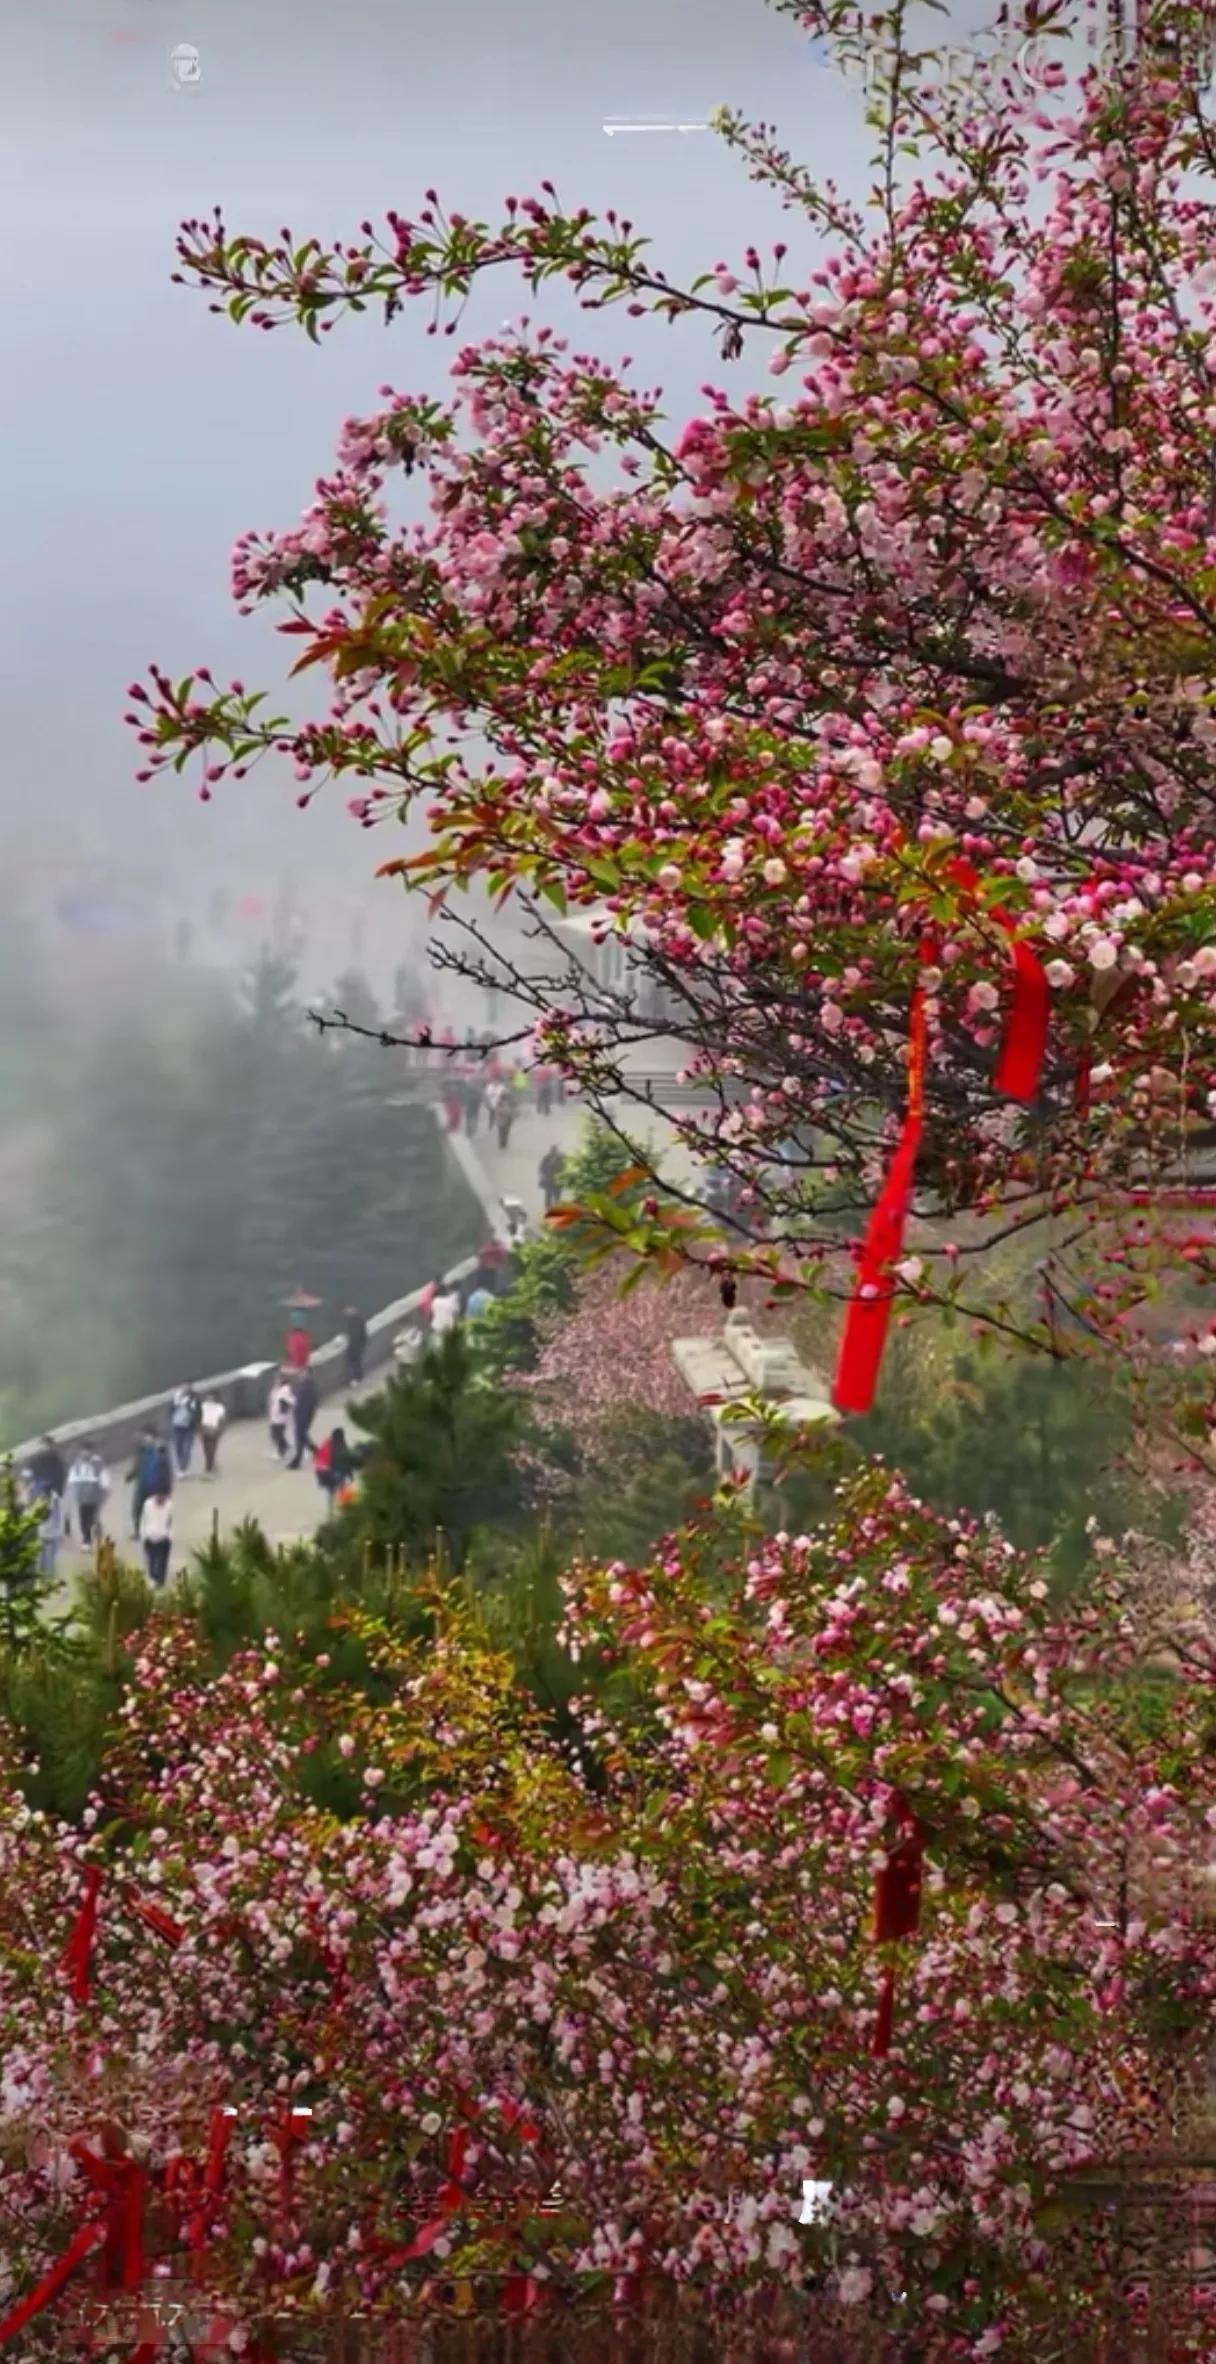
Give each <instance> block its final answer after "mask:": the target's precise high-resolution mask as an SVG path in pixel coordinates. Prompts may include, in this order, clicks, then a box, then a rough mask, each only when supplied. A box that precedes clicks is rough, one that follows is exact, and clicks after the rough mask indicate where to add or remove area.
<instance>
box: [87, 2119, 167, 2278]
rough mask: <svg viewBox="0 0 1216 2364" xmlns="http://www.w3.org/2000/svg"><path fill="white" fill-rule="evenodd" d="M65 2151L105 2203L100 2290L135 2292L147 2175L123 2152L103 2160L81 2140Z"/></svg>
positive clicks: (139, 2275) (140, 2262)
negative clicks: (68, 2151)
mask: <svg viewBox="0 0 1216 2364" xmlns="http://www.w3.org/2000/svg"><path fill="white" fill-rule="evenodd" d="M68 2149H69V2150H70V2151H71V2154H72V2157H73V2158H74V2159H75V2161H76V2164H77V2166H78V2167H79V2168H80V2170H81V2172H82V2174H83V2175H84V2176H85V2178H86V2180H87V2181H88V2182H89V2183H91V2184H92V2186H93V2188H94V2190H95V2191H96V2192H98V2193H99V2194H100V2195H101V2197H102V2198H103V2199H104V2200H105V2202H106V2212H105V2216H104V2218H103V2220H102V2225H103V2239H102V2253H101V2285H102V2288H103V2289H104V2290H138V2289H139V2287H140V2284H141V2283H142V2281H143V2278H144V2240H143V2233H144V2210H145V2208H146V2206H147V2198H148V2177H147V2174H146V2173H145V2171H144V2169H143V2168H142V2167H141V2166H140V2165H139V2163H138V2161H137V2160H135V2159H132V2158H129V2157H127V2156H126V2155H125V2154H122V2153H119V2154H118V2155H117V2156H115V2157H103V2156H101V2155H99V2153H98V2152H96V2151H94V2150H91V2149H90V2147H89V2145H88V2143H87V2142H82V2141H80V2140H77V2141H75V2142H71V2143H69V2144H68Z"/></svg>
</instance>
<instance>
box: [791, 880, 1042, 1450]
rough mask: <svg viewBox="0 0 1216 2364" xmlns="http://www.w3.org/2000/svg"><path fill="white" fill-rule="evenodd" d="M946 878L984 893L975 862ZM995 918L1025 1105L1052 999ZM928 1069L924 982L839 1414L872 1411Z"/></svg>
mask: <svg viewBox="0 0 1216 2364" xmlns="http://www.w3.org/2000/svg"><path fill="white" fill-rule="evenodd" d="M946 876H947V877H948V878H949V879H951V880H952V881H953V883H954V884H955V886H957V887H960V888H961V889H962V891H963V893H964V895H965V896H966V897H967V899H968V900H969V901H972V900H973V899H974V898H975V896H976V895H977V894H978V891H979V885H980V881H979V877H978V875H977V873H976V872H975V871H974V870H973V869H972V867H971V864H970V863H969V862H964V861H962V860H956V861H952V862H950V863H948V864H947V866H946ZM990 916H991V918H992V919H993V921H994V922H995V924H996V926H997V927H999V928H1000V929H1001V930H1002V932H1003V934H1004V935H1005V936H1006V938H1007V939H1008V943H1009V957H1010V960H1011V963H1012V966H1013V1000H1012V1002H1011V1004H1010V1008H1009V1014H1008V1017H1007V1019H1006V1021H1005V1032H1004V1035H1003V1038H1002V1041H1001V1048H1000V1052H999V1055H998V1057H997V1063H996V1069H995V1073H994V1076H993V1083H994V1085H995V1088H996V1090H997V1091H998V1092H1000V1093H1001V1094H1002V1095H1003V1096H1004V1097H1005V1098H1006V1099H1009V1100H1018V1101H1022V1102H1024V1103H1026V1102H1030V1101H1032V1100H1033V1099H1034V1097H1035V1094H1036V1093H1037V1091H1038V1088H1039V1077H1040V1074H1041V1072H1042V1067H1043V1057H1044V1053H1045V1051H1046V1048H1047V1021H1048V1015H1049V1011H1050V1006H1051V994H1050V990H1049V988H1048V984H1047V979H1046V976H1045V975H1044V973H1043V969H1042V967H1041V965H1040V963H1039V961H1038V960H1037V959H1036V958H1035V955H1034V953H1033V952H1032V951H1031V949H1030V946H1029V945H1028V944H1026V943H1024V942H1023V941H1022V939H1021V937H1020V936H1019V935H1018V934H1017V923H1016V921H1015V920H1013V919H1011V918H1010V917H1009V915H1008V913H1007V912H1003V911H993V912H991V914H990ZM935 952H936V945H935V943H934V941H933V939H932V938H931V937H924V938H922V940H921V947H920V958H921V964H922V966H926V965H928V964H929V963H931V962H932V960H933V958H934V956H935ZM925 1064H926V1027H925V992H924V987H923V985H919V984H918V985H917V987H916V990H915V992H914V993H913V996H912V1009H911V1014H910V1018H909V1025H908V1098H907V1105H906V1108H905V1111H904V1121H903V1125H902V1128H901V1131H900V1136H899V1140H898V1142H897V1144H896V1147H895V1153H894V1155H893V1157H892V1159H891V1163H890V1165H889V1167H888V1168H887V1175H886V1179H885V1181H884V1183H883V1186H882V1191H881V1194H880V1196H879V1199H878V1203H877V1205H876V1206H875V1208H874V1211H873V1214H872V1215H871V1217H870V1220H869V1223H868V1225H867V1227H866V1235H865V1238H864V1240H863V1242H862V1247H861V1254H860V1256H859V1258H858V1264H857V1280H856V1284H855V1287H854V1291H853V1296H852V1300H851V1302H850V1305H849V1310H848V1313H847V1314H846V1316H845V1325H844V1332H843V1335H842V1337H841V1341H840V1353H839V1356H838V1359H837V1364H836V1378H835V1383H834V1385H833V1388H832V1402H833V1405H834V1406H835V1408H836V1410H837V1411H838V1412H852V1413H858V1414H860V1413H865V1412H868V1411H870V1410H871V1409H872V1407H873V1403H874V1396H875V1392H876V1390H877V1387H878V1374H879V1371H880V1370H881V1368H882V1358H883V1352H884V1349H885V1347H886V1343H887V1332H888V1330H889V1328H890V1325H891V1306H892V1303H893V1300H894V1296H895V1283H894V1279H893V1277H892V1273H891V1267H892V1265H893V1264H894V1263H895V1262H896V1260H897V1258H898V1256H899V1254H900V1251H901V1249H902V1247H903V1241H904V1230H905V1227H906V1225H907V1220H908V1209H909V1207H910V1205H911V1203H912V1183H913V1180H914V1177H915V1173H916V1159H917V1154H918V1151H919V1149H920V1143H921V1135H922V1132H923V1130H924V1088H925Z"/></svg>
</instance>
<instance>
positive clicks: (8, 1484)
mask: <svg viewBox="0 0 1216 2364" xmlns="http://www.w3.org/2000/svg"><path fill="white" fill-rule="evenodd" d="M41 1525H42V1511H41V1508H40V1507H39V1505H38V1504H37V1503H36V1502H35V1503H31V1504H29V1505H28V1507H27V1505H26V1504H25V1503H23V1502H22V1500H21V1495H20V1492H19V1490H18V1486H17V1480H16V1477H15V1476H14V1474H13V1469H12V1466H11V1464H9V1465H7V1466H6V1467H5V1468H4V1469H3V1470H2V1471H0V1646H2V1647H3V1648H4V1650H5V1651H6V1652H7V1653H8V1656H9V1657H10V1658H17V1657H20V1656H22V1655H23V1654H24V1653H25V1652H27V1651H29V1650H32V1649H34V1648H40V1647H41V1646H42V1644H43V1643H44V1641H45V1639H46V1635H47V1630H48V1627H47V1615H46V1612H47V1608H48V1605H49V1603H50V1600H51V1598H52V1595H53V1594H54V1593H55V1592H56V1590H57V1589H58V1586H57V1580H56V1578H55V1577H53V1576H43V1575H42V1574H41V1573H40V1570H39V1564H38V1563H39V1556H40V1547H39V1540H38V1530H39V1528H40V1527H41Z"/></svg>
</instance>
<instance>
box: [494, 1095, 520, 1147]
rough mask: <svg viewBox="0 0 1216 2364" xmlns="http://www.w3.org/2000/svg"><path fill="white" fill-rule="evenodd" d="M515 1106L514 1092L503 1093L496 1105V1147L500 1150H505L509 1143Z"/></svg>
mask: <svg viewBox="0 0 1216 2364" xmlns="http://www.w3.org/2000/svg"><path fill="white" fill-rule="evenodd" d="M516 1105H517V1102H516V1097H515V1094H514V1092H512V1091H505V1092H504V1093H503V1096H502V1098H501V1100H500V1101H499V1103H498V1110H497V1114H496V1117H495V1123H496V1125H497V1128H498V1146H499V1148H500V1149H505V1148H506V1146H507V1144H508V1142H509V1141H510V1138H511V1127H512V1125H513V1124H514V1122H515V1110H516Z"/></svg>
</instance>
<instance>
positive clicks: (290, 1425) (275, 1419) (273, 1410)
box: [270, 1371, 296, 1461]
mask: <svg viewBox="0 0 1216 2364" xmlns="http://www.w3.org/2000/svg"><path fill="white" fill-rule="evenodd" d="M295 1422H296V1391H295V1388H294V1387H293V1386H292V1383H291V1380H290V1379H289V1378H288V1376H287V1373H286V1371H276V1373H275V1376H274V1379H273V1381H272V1382H271V1388H270V1458H271V1460H272V1461H286V1459H287V1457H288V1453H289V1451H290V1449H291V1441H292V1436H293V1432H294V1429H295Z"/></svg>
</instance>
